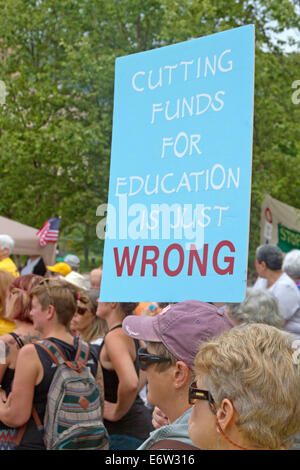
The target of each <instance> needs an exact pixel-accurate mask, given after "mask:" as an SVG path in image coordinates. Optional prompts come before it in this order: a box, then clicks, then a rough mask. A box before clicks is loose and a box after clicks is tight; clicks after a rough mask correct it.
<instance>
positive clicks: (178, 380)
mask: <svg viewBox="0 0 300 470" xmlns="http://www.w3.org/2000/svg"><path fill="white" fill-rule="evenodd" d="M173 374H174V375H173V378H174V386H175V388H177V389H179V388H182V387H185V386H186V384H187V383H189V382H190V368H189V367H188V366H187V365H186V363H185V362H183V361H177V362H176V366H175V369H174V372H173Z"/></svg>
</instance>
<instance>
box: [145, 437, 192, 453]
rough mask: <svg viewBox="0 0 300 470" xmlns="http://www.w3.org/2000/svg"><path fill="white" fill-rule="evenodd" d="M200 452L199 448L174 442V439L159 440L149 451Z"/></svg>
mask: <svg viewBox="0 0 300 470" xmlns="http://www.w3.org/2000/svg"><path fill="white" fill-rule="evenodd" d="M159 449H161V450H163V449H165V450H194V451H195V450H200V449H199V447H196V446H192V445H191V444H186V443H185V442H181V441H176V440H175V439H161V440H160V441H157V442H155V443H154V444H153V445H152V446H151V447H150V449H149V450H159Z"/></svg>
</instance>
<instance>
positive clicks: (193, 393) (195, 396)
mask: <svg viewBox="0 0 300 470" xmlns="http://www.w3.org/2000/svg"><path fill="white" fill-rule="evenodd" d="M196 385H197V384H196V382H193V383H191V384H190V386H189V404H190V405H194V404H195V403H196V400H207V401H208V403H209V406H210V408H211V410H212V412H213V413H215V412H216V405H215V401H214V399H213V396H212V394H211V393H210V392H209V391H208V390H202V389H200V388H197V387H196Z"/></svg>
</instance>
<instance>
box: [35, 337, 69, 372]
mask: <svg viewBox="0 0 300 470" xmlns="http://www.w3.org/2000/svg"><path fill="white" fill-rule="evenodd" d="M35 344H38V345H39V346H41V348H43V349H44V350H45V351H46V352H47V353H48V355H49V356H50V357H51V359H52V361H53V362H54V363H55V364H56V365H57V366H59V365H60V364H63V363H67V362H68V361H67V359H66V358H65V356H64V355H63V353H62V352H61V350H60V349H59V347H58V346H57V345H56V344H54V343H52V341H49V340H48V339H47V340H46V339H42V340H40V341H37V342H36V343H35Z"/></svg>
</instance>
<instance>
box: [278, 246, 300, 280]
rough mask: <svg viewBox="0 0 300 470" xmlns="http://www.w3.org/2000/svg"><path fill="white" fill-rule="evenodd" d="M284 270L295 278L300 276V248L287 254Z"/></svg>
mask: <svg viewBox="0 0 300 470" xmlns="http://www.w3.org/2000/svg"><path fill="white" fill-rule="evenodd" d="M282 270H283V271H284V272H285V273H286V274H287V275H288V276H290V277H292V278H293V279H298V278H300V250H292V251H289V252H288V253H287V254H286V255H285V257H284V260H283V264H282Z"/></svg>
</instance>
